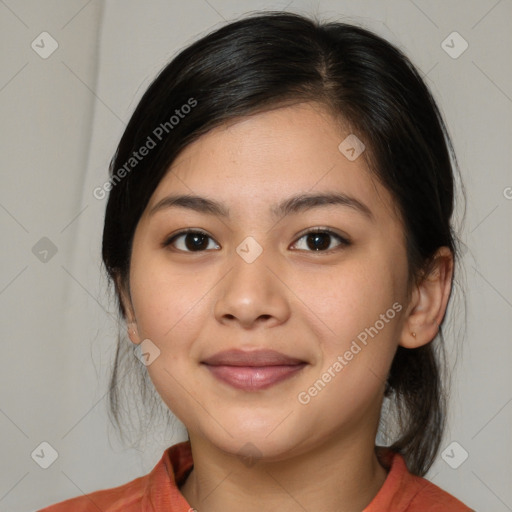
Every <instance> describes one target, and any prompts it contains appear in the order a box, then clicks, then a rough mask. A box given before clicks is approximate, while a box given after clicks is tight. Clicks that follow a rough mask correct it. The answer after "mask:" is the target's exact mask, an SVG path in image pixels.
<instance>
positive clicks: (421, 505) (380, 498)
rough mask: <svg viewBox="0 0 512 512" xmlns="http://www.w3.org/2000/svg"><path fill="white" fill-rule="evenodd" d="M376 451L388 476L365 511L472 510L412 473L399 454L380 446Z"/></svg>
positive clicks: (450, 511)
mask: <svg viewBox="0 0 512 512" xmlns="http://www.w3.org/2000/svg"><path fill="white" fill-rule="evenodd" d="M377 454H378V456H379V460H380V461H381V464H382V465H383V466H384V467H386V468H387V469H388V476H387V478H386V480H385V482H384V485H383V486H382V488H381V489H380V491H379V492H378V493H377V495H376V496H375V498H374V499H373V500H372V502H371V503H370V504H369V505H368V507H367V508H366V509H365V510H364V512H386V511H388V510H393V512H473V511H472V510H471V509H470V508H469V507H467V506H466V505H464V503H462V502H461V501H459V500H458V499H457V498H455V497H454V496H452V495H451V494H449V493H447V492H446V491H444V490H443V489H441V488H440V487H438V486H437V485H435V484H433V483H432V482H429V481H428V480H427V479H425V478H422V477H419V476H416V475H413V474H412V473H410V472H409V470H408V469H407V466H406V463H405V460H404V458H403V457H402V456H401V455H400V454H398V453H394V452H392V451H390V450H388V449H385V448H380V447H379V448H378V450H377Z"/></svg>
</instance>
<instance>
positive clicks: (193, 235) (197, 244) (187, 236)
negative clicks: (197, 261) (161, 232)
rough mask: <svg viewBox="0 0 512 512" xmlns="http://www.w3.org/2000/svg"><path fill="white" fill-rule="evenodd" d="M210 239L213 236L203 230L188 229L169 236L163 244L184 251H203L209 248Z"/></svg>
mask: <svg viewBox="0 0 512 512" xmlns="http://www.w3.org/2000/svg"><path fill="white" fill-rule="evenodd" d="M180 239H181V240H180ZM209 240H213V238H211V237H210V236H209V235H207V234H206V233H204V232H202V231H197V230H186V231H181V232H180V233H177V234H176V235H173V236H172V237H171V238H168V239H167V240H166V241H165V242H164V243H163V244H162V245H163V246H164V247H167V246H169V245H172V246H173V247H174V248H176V249H177V250H179V251H183V252H202V251H205V250H207V249H208V245H209Z"/></svg>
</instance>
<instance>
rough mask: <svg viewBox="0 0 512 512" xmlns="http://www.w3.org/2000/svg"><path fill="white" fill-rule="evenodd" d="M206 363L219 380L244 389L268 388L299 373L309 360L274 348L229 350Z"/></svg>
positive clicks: (206, 360)
mask: <svg viewBox="0 0 512 512" xmlns="http://www.w3.org/2000/svg"><path fill="white" fill-rule="evenodd" d="M202 363H203V364H204V365H205V366H206V368H207V369H208V370H209V371H210V372H211V374H212V375H213V376H214V377H215V378H216V379H218V380H220V381H222V382H224V383H226V384H229V385H230V386H232V387H234V388H237V389H241V390H244V391H258V390H262V389H267V388H269V387H271V386H273V385H275V384H277V383H279V382H282V381H283V380H286V379H288V378H290V377H292V376H293V375H295V374H297V373H298V372H300V370H302V368H304V367H305V366H306V365H307V363H306V362H305V361H303V360H301V359H297V358H295V357H290V356H287V355H285V354H281V353H280V352H276V351H274V350H255V351H250V352H248V351H243V350H236V349H235V350H226V351H223V352H218V353H217V354H215V355H213V356H211V357H209V358H207V359H205V360H204V361H202Z"/></svg>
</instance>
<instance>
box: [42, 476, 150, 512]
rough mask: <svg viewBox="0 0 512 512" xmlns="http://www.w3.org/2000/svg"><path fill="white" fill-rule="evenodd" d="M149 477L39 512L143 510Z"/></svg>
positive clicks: (62, 502) (70, 500) (118, 511)
mask: <svg viewBox="0 0 512 512" xmlns="http://www.w3.org/2000/svg"><path fill="white" fill-rule="evenodd" d="M148 477H149V475H146V476H142V477H139V478H136V479H135V480H132V481H131V482H128V483H126V484H124V485H120V486H118V487H113V488H111V489H103V490H99V491H95V492H92V493H89V494H84V495H83V496H77V497H75V498H70V499H67V500H65V501H61V502H59V503H55V504H54V505H50V506H49V507H46V508H43V509H41V510H39V511H38V512H97V511H98V510H101V511H102V512H121V511H126V512H130V511H132V510H141V501H142V498H143V495H144V489H145V488H146V484H147V480H148Z"/></svg>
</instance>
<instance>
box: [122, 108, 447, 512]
mask: <svg viewBox="0 0 512 512" xmlns="http://www.w3.org/2000/svg"><path fill="white" fill-rule="evenodd" d="M349 133H350V132H349V131H348V130H343V128H342V127H341V126H340V124H339V123H338V122H336V121H335V120H334V119H333V118H332V117H331V116H330V115H329V114H328V113H327V112H326V111H325V110H324V109H323V108H322V107H320V105H317V104H314V103H303V104H298V105H293V106H286V107H282V108H278V109H275V110H271V111H267V112H265V113H260V114H257V115H254V116H250V117H247V118H243V119H241V120H237V121H236V122H232V123H230V124H227V125H223V126H221V127H219V128H216V129H214V130H212V131H210V132H208V133H207V134H205V135H203V136H202V137H201V138H200V139H198V140H197V141H195V142H194V143H192V144H190V145H189V146H187V147H186V148H185V149H184V151H183V152H182V153H181V154H180V155H179V156H178V158H177V159H176V160H175V162H174V163H173V165H172V167H171V172H169V173H168V174H167V175H166V176H165V177H164V178H163V179H162V181H161V182H160V184H159V186H158V187H157V189H156V190H155V192H154V194H153V196H152V197H151V199H150V201H149V204H148V207H147V208H146V210H145V212H144V213H143V215H142V217H141V219H140V222H139V224H138V226H137V229H136V232H135V235H134V243H133V251H132V260H131V267H130V289H129V290H126V289H124V288H123V286H122V283H118V286H119V290H120V292H121V293H122V298H123V302H124V304H125V306H126V308H127V311H128V314H127V322H128V327H129V328H130V330H129V336H130V339H131V340H132V342H133V343H140V342H141V341H142V340H144V339H149V340H151V343H153V344H154V345H156V346H157V347H158V349H159V350H160V354H159V356H158V357H157V358H156V359H155V360H154V361H153V362H152V363H151V364H150V365H148V366H147V370H148V372H149V374H150V377H151V379H152V381H153V383H154V385H155V388H156V389H157V391H158V393H159V394H160V395H161V397H162V399H163V401H164V402H165V403H166V405H167V406H168V407H169V408H170V409H171V410H172V411H173V413H174V414H175V415H176V416H177V417H178V418H179V419H180V420H181V421H182V422H183V423H184V424H185V426H186V427H187V429H188V432H189V436H190V440H191V445H192V454H193V459H194V469H193V471H192V472H191V474H190V475H189V477H188V479H187V480H186V482H185V484H184V485H183V486H182V487H181V492H182V493H183V495H184V496H185V498H186V499H187V501H188V502H189V503H190V505H191V506H192V507H193V508H195V509H197V510H198V511H200V512H201V511H203V510H208V511H209V512H217V511H222V512H229V511H232V510H233V511H234V510H237V511H239V510H245V511H248V512H251V511H256V510H257V511H260V510H262V509H264V510H280V511H296V510H301V511H302V510H323V511H326V512H329V511H333V512H334V511H336V512H349V511H350V512H355V511H361V510H362V509H363V508H364V507H366V506H367V505H368V504H369V503H370V501H371V500H372V499H373V498H374V496H375V495H376V494H377V492H378V490H379V489H380V487H381V486H382V484H383V483H384V480H385V478H386V470H385V469H384V468H383V467H382V466H381V465H380V464H379V462H378V459H377V457H376V455H375V451H374V445H375V435H376V431H377V426H378V420H379V415H380V408H381V404H382V398H383V391H384V382H385V379H386V375H387V373H388V371H389V368H390V365H391V362H392V359H393V356H394V354H395V351H396V349H397V347H398V345H399V344H400V345H402V346H405V347H408V348H414V347H418V346H421V345H423V344H425V343H428V342H429V341H431V340H432V339H433V338H434V337H435V335H436V334H437V332H438V326H439V324H440V323H441V321H442V319H443V316H444V313H445V310H446V305H447V302H448V298H449V293H450V289H451V279H452V268H453V262H452V255H451V253H450V251H449V250H448V249H447V248H440V249H439V251H438V258H437V259H436V265H435V266H434V269H433V271H432V273H431V274H430V275H429V276H427V277H426V278H425V279H424V280H423V281H422V282H421V283H420V284H417V285H414V286H413V288H412V292H411V294H410V295H409V294H408V288H407V284H408V281H407V275H408V263H407V257H406V251H405V242H404V231H403V224H402V222H401V219H400V218H399V217H398V216H397V214H396V212H395V208H393V205H394V202H393V198H392V197H391V195H390V194H389V192H388V191H387V190H386V189H385V188H383V187H382V186H381V185H380V184H379V183H378V182H377V181H376V180H375V178H374V177H372V175H371V174H370V173H369V171H368V169H367V166H366V163H365V160H364V158H363V157H359V158H357V159H356V160H354V161H349V160H348V159H347V158H346V157H345V156H344V155H343V154H342V153H341V152H340V151H339V150H338V145H339V144H340V142H341V141H342V140H344V139H345V137H346V136H347V135H348V134H349ZM333 191H336V192H341V193H344V194H347V195H349V196H352V197H354V198H356V199H357V200H359V201H360V202H362V203H364V204H365V205H367V206H368V208H369V209H370V210H371V212H372V215H373V219H369V218H368V217H367V216H365V215H364V214H362V213H361V212H359V211H358V210H357V209H355V208H351V207H348V206H341V205H328V206H321V207H316V208H312V209H309V210H306V211H302V212H298V213H295V214H290V215H288V216H286V217H280V218H275V217H273V216H272V215H271V212H270V206H271V205H274V204H277V203H278V202H280V201H282V200H284V199H286V198H288V197H290V196H292V195H295V194H301V193H308V194H309V193H319V192H333ZM171 193H183V194H194V195H200V196H203V197H208V198H210V199H215V200H217V201H220V202H222V203H223V204H224V205H225V206H226V207H227V208H229V210H230V214H231V216H230V218H229V219H226V218H221V217H218V216H215V215H208V214H205V213H199V212H195V211H192V210H190V209H185V208H180V207H173V208H167V209H161V210H159V211H157V212H156V213H154V214H152V215H150V213H149V212H150V210H151V209H152V208H153V207H154V206H155V205H156V204H157V203H158V202H159V201H160V200H161V199H162V198H164V197H166V196H167V195H169V194H171ZM315 227H322V228H329V229H330V230H332V231H334V232H335V233H337V234H340V235H341V236H344V237H346V238H349V239H350V241H351V244H350V245H348V246H346V245H344V244H341V243H340V241H339V240H338V239H337V238H336V237H334V236H332V237H331V238H329V237H327V240H326V245H328V249H327V250H326V249H321V250H318V251H315V250H314V248H315V245H314V240H313V242H312V243H311V242H310V244H309V245H308V243H307V241H308V237H307V236H304V234H305V233H306V232H307V231H308V230H309V229H311V228H315ZM186 228H197V229H201V230H203V231H206V232H207V234H208V236H209V237H211V238H206V239H205V242H204V248H205V249H206V250H202V252H197V251H195V252H194V251H193V250H190V249H189V250H188V252H187V246H186V245H185V241H186V237H184V236H182V237H180V238H179V239H176V240H175V241H174V246H173V245H169V246H167V247H163V246H162V243H163V242H164V241H165V240H166V239H168V238H169V237H170V235H172V234H175V233H178V232H179V231H181V230H183V229H186ZM248 236H251V237H253V238H254V239H255V240H256V241H257V242H258V244H259V245H260V246H261V248H262V249H263V252H262V253H261V254H260V255H259V256H258V257H257V258H256V259H255V261H253V262H252V263H248V262H247V261H245V260H244V259H243V258H242V257H241V256H240V255H239V254H238V253H237V251H236V248H237V247H238V246H239V245H240V244H241V242H242V241H244V240H245V239H246V237H248ZM324 236H326V235H324ZM310 238H311V237H310ZM188 240H189V242H190V238H189V239H188ZM192 243H193V240H192ZM320 245H321V244H320ZM189 247H190V245H189ZM180 249H181V251H180ZM394 303H399V304H400V305H401V306H402V309H401V311H400V312H398V313H396V316H394V318H393V319H392V320H389V321H388V322H386V323H385V326H384V328H382V329H380V330H379V332H378V334H377V335H376V336H375V337H373V338H369V341H368V344H367V345H366V346H364V347H363V348H362V350H361V351H360V352H359V353H357V355H355V356H354V357H353V359H352V360H351V361H349V362H348V364H347V365H346V366H344V367H343V370H342V371H340V372H339V373H337V374H336V377H334V378H332V379H331V381H330V382H329V383H328V384H327V385H326V386H325V388H323V389H322V390H321V392H319V393H318V394H317V395H316V396H314V397H312V398H311V400H310V402H309V403H307V404H302V403H300V402H299V401H298V399H297V397H298V394H299V393H300V392H302V391H305V390H306V391H307V390H308V389H309V388H310V387H311V386H312V385H313V384H314V382H315V381H317V380H318V379H319V378H320V377H321V376H322V374H324V373H325V372H326V371H327V370H328V368H329V367H332V365H333V363H334V362H335V361H336V360H337V357H338V356H339V355H343V354H344V353H345V352H346V351H347V350H348V349H349V348H350V345H351V342H352V341H353V340H354V339H356V337H357V335H358V334H359V333H361V332H362V331H364V329H365V328H368V327H370V326H374V325H375V323H376V321H377V320H379V318H382V317H381V316H380V315H382V314H385V313H386V311H387V310H389V309H390V308H392V305H393V304H394ZM412 333H415V334H416V335H415V336H413V334H412ZM230 348H242V349H245V350H251V349H256V348H272V349H275V350H277V351H280V352H283V353H285V354H287V355H289V356H293V357H297V358H300V359H302V360H305V361H306V362H307V363H308V364H307V366H306V367H305V368H304V369H303V370H301V371H300V372H299V373H297V374H295V375H294V376H293V377H292V378H290V379H288V380H285V381H282V382H280V383H278V384H276V385H274V386H272V387H270V388H268V389H265V390H260V391H257V392H247V391H241V390H238V389H235V388H232V387H231V386H229V385H227V384H225V383H223V382H220V381H219V380H217V379H216V378H215V377H214V376H212V374H211V373H210V372H209V371H208V369H207V368H206V367H205V366H204V365H202V364H201V361H202V360H204V359H205V358H207V357H209V356H211V355H213V354H215V353H216V352H218V351H221V350H226V349H230ZM247 443H252V445H253V446H254V447H255V448H253V450H254V449H255V450H256V452H257V457H256V459H255V460H254V461H253V463H248V462H247V460H246V459H244V458H243V457H242V455H244V454H245V455H247V454H249V452H250V451H251V450H249V449H248V448H247V446H248V445H247Z"/></svg>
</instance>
